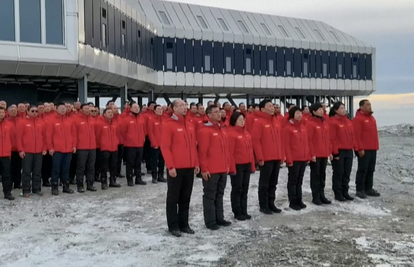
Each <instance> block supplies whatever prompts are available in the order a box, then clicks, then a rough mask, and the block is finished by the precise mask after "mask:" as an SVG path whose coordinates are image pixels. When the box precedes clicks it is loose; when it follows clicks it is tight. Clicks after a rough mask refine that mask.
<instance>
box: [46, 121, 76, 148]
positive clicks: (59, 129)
mask: <svg viewBox="0 0 414 267" xmlns="http://www.w3.org/2000/svg"><path fill="white" fill-rule="evenodd" d="M75 136H76V130H75V126H74V124H73V120H72V119H71V118H69V117H67V116H66V115H63V116H62V115H60V114H55V115H51V116H49V117H48V120H47V127H46V143H47V148H48V150H52V149H53V150H54V151H56V152H60V153H72V149H73V148H74V147H76V138H75Z"/></svg>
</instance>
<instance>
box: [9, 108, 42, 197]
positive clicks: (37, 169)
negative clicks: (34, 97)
mask: <svg viewBox="0 0 414 267" xmlns="http://www.w3.org/2000/svg"><path fill="white" fill-rule="evenodd" d="M37 112H38V110H37V106H34V105H32V106H29V108H28V113H27V116H26V118H24V119H21V120H19V121H18V123H17V129H16V145H17V150H18V151H19V155H20V157H21V158H22V189H23V194H22V195H23V196H24V197H26V198H28V197H29V195H30V192H32V193H33V194H37V195H39V196H43V193H42V184H41V181H42V177H41V176H42V156H43V155H46V153H47V147H46V137H45V134H46V124H45V123H44V122H43V121H42V120H41V119H39V118H38V117H37Z"/></svg>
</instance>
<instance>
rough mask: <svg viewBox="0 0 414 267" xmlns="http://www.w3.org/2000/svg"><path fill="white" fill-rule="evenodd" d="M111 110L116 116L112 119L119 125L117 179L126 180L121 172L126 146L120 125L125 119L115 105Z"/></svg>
mask: <svg viewBox="0 0 414 267" xmlns="http://www.w3.org/2000/svg"><path fill="white" fill-rule="evenodd" d="M111 108H112V113H113V114H114V117H113V118H112V119H113V121H114V122H115V123H117V124H118V127H117V129H118V132H117V134H118V141H119V144H118V160H117V163H116V177H118V178H125V176H124V175H123V174H122V172H121V167H122V159H123V158H124V146H123V142H122V140H121V136H120V134H119V125H120V124H121V121H122V118H123V117H122V114H119V109H118V107H117V106H116V105H115V104H113V105H111Z"/></svg>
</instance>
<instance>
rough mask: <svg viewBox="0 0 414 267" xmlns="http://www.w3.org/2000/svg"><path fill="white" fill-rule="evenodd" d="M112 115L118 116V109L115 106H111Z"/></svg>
mask: <svg viewBox="0 0 414 267" xmlns="http://www.w3.org/2000/svg"><path fill="white" fill-rule="evenodd" d="M112 113H113V114H114V115H118V114H119V109H118V107H117V106H116V105H112Z"/></svg>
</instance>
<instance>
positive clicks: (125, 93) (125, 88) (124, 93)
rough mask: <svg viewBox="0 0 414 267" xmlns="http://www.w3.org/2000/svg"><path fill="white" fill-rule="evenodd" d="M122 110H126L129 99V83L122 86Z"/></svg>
mask: <svg viewBox="0 0 414 267" xmlns="http://www.w3.org/2000/svg"><path fill="white" fill-rule="evenodd" d="M120 91H121V111H124V104H125V102H126V101H127V99H128V85H127V84H125V85H124V86H123V87H121V90H120Z"/></svg>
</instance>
